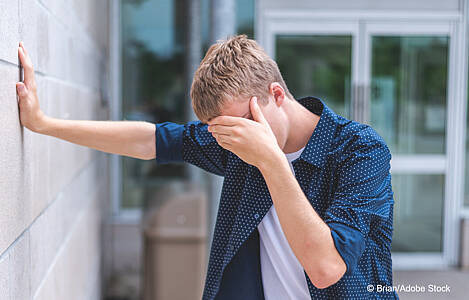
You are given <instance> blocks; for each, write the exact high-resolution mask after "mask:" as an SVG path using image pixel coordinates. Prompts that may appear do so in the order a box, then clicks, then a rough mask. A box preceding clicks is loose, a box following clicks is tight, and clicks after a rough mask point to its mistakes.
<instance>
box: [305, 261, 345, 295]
mask: <svg viewBox="0 0 469 300" xmlns="http://www.w3.org/2000/svg"><path fill="white" fill-rule="evenodd" d="M346 270H347V266H346V265H345V263H344V262H343V261H342V259H340V261H328V262H323V263H321V264H319V265H318V266H316V267H315V268H314V269H312V270H310V271H309V272H308V271H307V272H306V273H307V274H308V276H309V278H310V280H311V283H312V284H313V285H314V286H315V287H316V288H318V289H325V288H328V287H330V286H332V285H334V284H335V283H337V282H338V281H339V280H340V279H341V278H342V277H343V276H344V274H345V272H346Z"/></svg>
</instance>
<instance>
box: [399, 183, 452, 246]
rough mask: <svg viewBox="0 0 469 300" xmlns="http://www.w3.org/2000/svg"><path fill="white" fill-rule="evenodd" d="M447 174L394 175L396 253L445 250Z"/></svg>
mask: <svg viewBox="0 0 469 300" xmlns="http://www.w3.org/2000/svg"><path fill="white" fill-rule="evenodd" d="M444 178H445V177H444V175H413V174H412V175H408V174H406V175H392V184H393V191H394V201H395V204H394V233H393V240H392V251H393V252H441V251H442V250H443V249H442V241H443V199H444V198H443V194H444Z"/></svg>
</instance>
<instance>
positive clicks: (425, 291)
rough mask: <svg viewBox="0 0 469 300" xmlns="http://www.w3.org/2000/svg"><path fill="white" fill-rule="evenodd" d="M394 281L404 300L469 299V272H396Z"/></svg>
mask: <svg viewBox="0 0 469 300" xmlns="http://www.w3.org/2000/svg"><path fill="white" fill-rule="evenodd" d="M393 281H394V283H393V285H394V287H395V288H397V289H402V290H401V291H399V290H398V295H399V298H400V299H402V300H414V299H426V300H432V299H451V300H453V299H454V300H459V299H461V300H467V299H469V270H461V269H450V270H434V271H433V270H424V271H420V270H419V271H394V272H393Z"/></svg>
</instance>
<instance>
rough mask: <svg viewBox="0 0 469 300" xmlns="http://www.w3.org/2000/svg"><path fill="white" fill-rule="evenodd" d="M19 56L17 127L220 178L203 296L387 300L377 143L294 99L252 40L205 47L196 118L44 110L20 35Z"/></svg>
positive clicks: (384, 179)
mask: <svg viewBox="0 0 469 300" xmlns="http://www.w3.org/2000/svg"><path fill="white" fill-rule="evenodd" d="M19 55H20V59H21V62H22V64H23V66H24V69H25V80H24V83H17V89H18V94H19V96H20V101H19V106H20V111H21V112H20V118H21V122H22V124H23V125H24V126H26V127H28V128H29V129H31V130H33V131H35V132H38V133H43V134H48V135H52V136H55V137H58V138H61V139H64V140H67V141H70V142H73V143H76V144H80V145H84V146H88V147H91V148H94V149H97V150H101V151H105V152H110V153H116V154H121V155H127V156H131V157H136V158H141V159H153V158H156V162H157V163H160V164H162V163H168V162H174V161H185V162H188V163H192V164H194V165H197V166H199V167H200V168H203V169H205V170H207V171H209V172H212V173H215V174H218V175H221V176H224V183H223V188H222V194H221V199H220V205H219V211H218V216H217V222H216V226H215V233H214V238H213V239H214V240H213V243H212V249H211V253H210V261H209V266H208V273H207V278H206V284H205V290H204V294H203V299H268V300H272V299H274V300H277V299H295V300H296V299H369V298H373V299H375V298H379V299H396V298H397V294H396V293H395V292H389V288H391V287H392V261H391V239H392V230H393V229H392V224H393V203H394V202H393V192H392V189H391V175H390V172H389V171H390V159H391V154H390V152H389V149H388V148H387V146H386V144H385V142H384V141H383V140H382V138H381V137H380V136H379V135H378V134H377V133H376V132H375V131H374V130H373V129H372V128H371V127H369V126H367V125H364V124H360V123H357V122H354V121H350V120H347V119H345V118H344V117H342V116H339V115H337V114H335V113H334V112H333V111H332V110H331V109H329V108H328V107H327V105H326V104H325V103H324V102H323V101H322V100H320V99H317V98H313V97H306V98H302V99H299V100H295V98H294V97H293V96H292V95H291V94H290V92H289V91H288V88H287V86H286V84H285V82H284V80H283V79H282V76H281V74H280V71H279V70H278V67H277V64H276V63H275V62H274V61H273V60H272V59H271V58H269V57H268V55H267V54H266V53H265V52H264V51H263V49H262V48H261V47H259V45H258V44H257V43H256V42H255V41H253V40H249V39H247V37H246V36H244V35H241V36H236V37H232V38H230V39H228V40H226V41H220V42H218V43H217V44H214V45H212V46H211V47H210V49H209V50H208V52H207V54H206V56H205V58H204V59H203V61H202V62H201V64H200V66H199V68H198V69H197V71H196V73H195V76H194V81H193V84H192V88H191V98H192V106H193V108H194V111H195V113H196V115H197V117H198V118H199V119H200V121H192V122H188V123H186V124H175V123H171V122H165V123H159V124H156V125H155V124H150V123H147V122H129V121H123V122H112V121H74V120H59V119H53V118H50V117H47V116H45V115H44V114H43V113H42V112H41V110H40V108H39V103H38V100H37V96H36V85H35V82H34V71H33V68H32V65H31V61H30V59H29V57H28V55H27V53H26V52H25V50H24V47H23V46H22V44H21V45H20V47H19ZM380 286H381V287H384V290H385V291H381V290H383V289H381V290H379V291H377V289H378V288H379V287H380ZM386 287H387V289H386Z"/></svg>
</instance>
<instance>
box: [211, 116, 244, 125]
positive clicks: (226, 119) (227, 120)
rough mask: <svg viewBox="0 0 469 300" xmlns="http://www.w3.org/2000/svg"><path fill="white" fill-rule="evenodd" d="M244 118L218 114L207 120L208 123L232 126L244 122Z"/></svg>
mask: <svg viewBox="0 0 469 300" xmlns="http://www.w3.org/2000/svg"><path fill="white" fill-rule="evenodd" d="M245 120H246V119H245V118H241V117H232V116H218V117H215V118H213V119H211V120H210V121H208V122H207V124H209V125H215V124H220V125H226V126H234V125H238V124H240V123H242V122H244V121H245Z"/></svg>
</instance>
